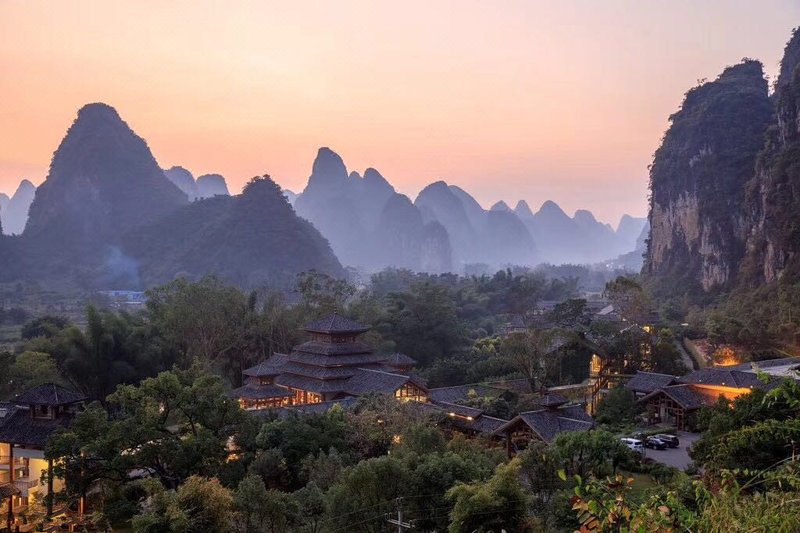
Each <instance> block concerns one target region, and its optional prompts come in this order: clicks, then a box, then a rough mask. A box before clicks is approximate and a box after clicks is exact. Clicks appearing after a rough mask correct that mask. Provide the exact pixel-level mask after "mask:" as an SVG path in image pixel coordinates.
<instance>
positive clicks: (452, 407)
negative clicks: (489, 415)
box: [431, 402, 483, 418]
mask: <svg viewBox="0 0 800 533" xmlns="http://www.w3.org/2000/svg"><path fill="white" fill-rule="evenodd" d="M431 403H432V404H433V405H435V406H437V407H440V408H441V409H442V411H444V412H445V413H448V414H450V413H453V414H456V415H458V416H471V417H473V418H474V417H477V416H481V415H482V414H483V410H482V409H478V408H476V407H468V406H466V405H458V404H457V403H445V402H431Z"/></svg>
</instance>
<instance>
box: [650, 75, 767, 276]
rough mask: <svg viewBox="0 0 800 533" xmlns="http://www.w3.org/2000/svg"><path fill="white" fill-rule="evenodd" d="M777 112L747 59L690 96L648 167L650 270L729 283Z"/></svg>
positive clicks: (735, 270)
mask: <svg viewBox="0 0 800 533" xmlns="http://www.w3.org/2000/svg"><path fill="white" fill-rule="evenodd" d="M771 117H772V104H771V102H770V99H769V96H768V91H767V82H766V80H765V79H764V72H763V69H762V65H761V63H759V62H758V61H753V60H745V61H743V62H742V63H740V64H738V65H735V66H732V67H728V68H726V69H725V70H724V71H723V72H722V74H721V75H720V76H719V77H718V78H717V79H716V80H714V81H711V82H707V83H703V84H701V85H699V86H697V87H695V88H693V89H691V90H690V91H689V92H687V93H686V97H685V99H684V101H683V105H682V106H681V108H680V110H678V112H676V113H675V114H673V115H672V116H671V117H670V122H671V125H670V127H669V129H668V130H667V132H666V134H665V135H664V139H663V142H662V144H661V146H660V147H659V148H658V150H656V153H655V155H654V158H653V164H652V166H651V169H650V189H651V198H650V213H649V220H650V226H651V232H650V240H649V243H648V248H647V253H646V256H645V264H644V272H645V274H649V275H653V276H657V277H658V278H659V279H662V280H671V281H673V282H680V283H681V284H683V286H684V287H686V288H689V287H690V286H692V285H700V286H702V288H703V289H704V290H711V289H713V288H715V287H722V286H725V285H728V284H730V283H731V282H732V281H733V280H734V279H735V277H736V275H737V273H738V270H739V265H740V262H741V260H742V257H743V256H744V253H745V242H746V240H747V233H748V229H747V228H748V222H747V218H748V216H747V208H746V203H745V187H746V184H747V182H748V181H749V180H750V179H751V178H752V176H753V173H754V169H755V163H756V158H757V155H758V153H759V151H760V150H761V147H762V146H763V139H764V134H765V131H766V129H767V127H768V125H769V122H770V119H771Z"/></svg>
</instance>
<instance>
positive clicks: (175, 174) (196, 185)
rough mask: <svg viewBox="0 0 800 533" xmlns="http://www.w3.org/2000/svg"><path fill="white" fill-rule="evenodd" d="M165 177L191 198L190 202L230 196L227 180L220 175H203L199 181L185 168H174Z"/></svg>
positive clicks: (166, 172) (167, 171)
mask: <svg viewBox="0 0 800 533" xmlns="http://www.w3.org/2000/svg"><path fill="white" fill-rule="evenodd" d="M164 175H165V176H166V177H167V179H168V180H169V181H171V182H172V183H173V184H174V185H175V186H176V187H178V188H179V189H180V190H181V191H183V193H184V194H185V195H186V196H187V197H188V198H189V201H190V202H194V201H195V200H203V199H205V198H212V197H214V196H230V194H231V193H230V192H228V184H227V183H225V178H224V177H222V176H220V175H219V174H203V175H202V176H199V177H198V178H197V179H195V178H194V176H192V173H191V172H189V171H188V170H186V169H185V168H183V167H172V168H169V169H167V170H165V171H164Z"/></svg>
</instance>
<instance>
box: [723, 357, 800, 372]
mask: <svg viewBox="0 0 800 533" xmlns="http://www.w3.org/2000/svg"><path fill="white" fill-rule="evenodd" d="M789 365H800V357H782V358H780V359H767V360H764V361H753V362H752V363H742V364H740V365H733V366H729V367H726V368H727V369H728V370H741V371H742V372H755V371H756V370H755V369H754V366H755V367H757V368H758V369H760V370H764V369H767V368H774V367H776V366H789Z"/></svg>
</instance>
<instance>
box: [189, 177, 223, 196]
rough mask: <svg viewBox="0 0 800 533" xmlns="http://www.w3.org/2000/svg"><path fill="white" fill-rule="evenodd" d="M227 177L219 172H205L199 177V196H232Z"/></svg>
mask: <svg viewBox="0 0 800 533" xmlns="http://www.w3.org/2000/svg"><path fill="white" fill-rule="evenodd" d="M230 195H231V193H230V192H228V184H227V183H225V178H224V177H222V176H221V175H219V174H203V175H202V176H198V178H197V197H198V198H212V197H214V196H230Z"/></svg>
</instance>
